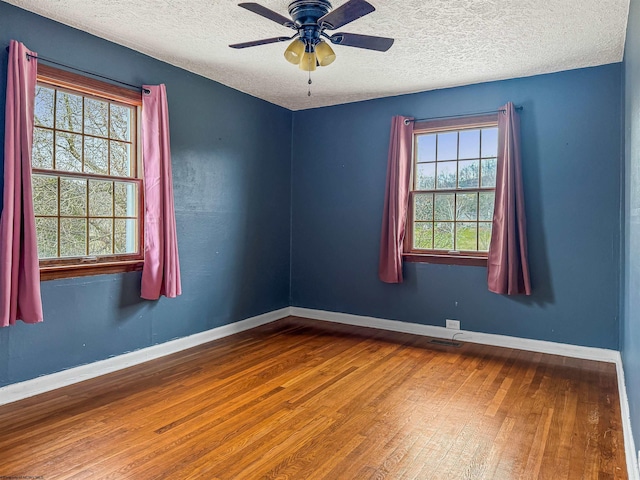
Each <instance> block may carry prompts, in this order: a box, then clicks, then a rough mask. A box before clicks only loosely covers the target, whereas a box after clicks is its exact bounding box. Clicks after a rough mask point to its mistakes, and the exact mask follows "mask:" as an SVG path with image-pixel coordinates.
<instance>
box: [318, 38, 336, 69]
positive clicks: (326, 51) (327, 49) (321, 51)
mask: <svg viewBox="0 0 640 480" xmlns="http://www.w3.org/2000/svg"><path fill="white" fill-rule="evenodd" d="M316 57H317V58H318V64H319V65H320V66H321V67H326V66H327V65H331V64H332V63H333V61H334V60H335V59H336V53H335V52H334V51H333V48H331V46H330V45H329V44H328V43H327V42H325V41H324V40H322V41H320V43H318V44H317V45H316Z"/></svg>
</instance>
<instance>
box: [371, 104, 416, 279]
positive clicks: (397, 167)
mask: <svg viewBox="0 0 640 480" xmlns="http://www.w3.org/2000/svg"><path fill="white" fill-rule="evenodd" d="M405 120H409V121H407V122H405ZM411 120H413V119H412V118H408V117H403V116H400V115H398V116H395V117H393V119H392V121H391V135H390V141H389V157H388V163H387V185H386V189H385V195H384V210H383V213H382V234H381V238H380V264H379V268H378V275H379V277H380V280H382V281H383V282H386V283H402V243H403V241H404V235H405V230H406V226H407V209H408V206H409V190H410V182H411V152H412V141H413V122H412V121H411Z"/></svg>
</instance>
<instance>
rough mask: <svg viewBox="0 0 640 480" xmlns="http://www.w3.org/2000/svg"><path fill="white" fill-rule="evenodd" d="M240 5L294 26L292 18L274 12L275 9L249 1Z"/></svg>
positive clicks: (270, 18) (290, 26) (277, 21)
mask: <svg viewBox="0 0 640 480" xmlns="http://www.w3.org/2000/svg"><path fill="white" fill-rule="evenodd" d="M238 6H239V7H242V8H245V9H247V10H249V11H250V12H253V13H257V14H258V15H260V16H262V17H264V18H268V19H269V20H272V21H274V22H276V23H279V24H280V25H284V26H285V27H289V28H294V25H293V22H292V21H291V19H290V18H287V17H285V16H283V15H280V14H279V13H276V12H274V11H273V10H269V9H268V8H267V7H263V6H262V5H259V4H257V3H253V2H247V3H239V4H238Z"/></svg>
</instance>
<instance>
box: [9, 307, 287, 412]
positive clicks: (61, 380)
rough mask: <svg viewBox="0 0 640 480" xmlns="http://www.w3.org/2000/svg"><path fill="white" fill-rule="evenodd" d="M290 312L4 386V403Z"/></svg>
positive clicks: (112, 370)
mask: <svg viewBox="0 0 640 480" xmlns="http://www.w3.org/2000/svg"><path fill="white" fill-rule="evenodd" d="M288 315H289V307H285V308H281V309H280V310H274V311H272V312H267V313H264V314H262V315H257V316H255V317H251V318H247V319H245V320H241V321H239V322H235V323H231V324H229V325H223V326H221V327H216V328H213V329H211V330H207V331H204V332H200V333H196V334H194V335H189V336H188V337H183V338H178V339H176V340H170V341H168V342H165V343H161V344H158V345H153V346H151V347H146V348H142V349H140V350H135V351H133V352H129V353H124V354H122V355H118V356H116V357H111V358H107V359H105V360H100V361H97V362H93V363H89V364H86V365H80V366H78V367H73V368H69V369H68V370H63V371H61V372H56V373H52V374H50V375H44V376H42V377H38V378H34V379H32V380H27V381H24V382H20V383H13V384H11V385H7V386H5V387H2V388H0V405H4V404H7V403H11V402H16V401H18V400H22V399H23V398H28V397H32V396H33V395H38V394H40V393H44V392H48V391H50V390H55V389H56V388H61V387H66V386H67V385H71V384H73V383H78V382H82V381H84V380H88V379H90V378H95V377H98V376H100V375H105V374H107V373H111V372H115V371H116V370H121V369H123V368H127V367H131V366H133V365H138V364H139V363H144V362H148V361H149V360H153V359H156V358H160V357H164V356H165V355H171V354H172V353H176V352H180V351H182V350H186V349H187V348H191V347H195V346H198V345H201V344H203V343H207V342H211V341H213V340H217V339H219V338H223V337H228V336H229V335H233V334H234V333H240V332H243V331H245V330H249V329H251V328H255V327H258V326H260V325H264V324H266V323H271V322H273V321H275V320H278V319H280V318H284V317H286V316H288Z"/></svg>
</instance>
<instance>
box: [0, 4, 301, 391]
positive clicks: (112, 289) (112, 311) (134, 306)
mask: <svg viewBox="0 0 640 480" xmlns="http://www.w3.org/2000/svg"><path fill="white" fill-rule="evenodd" d="M10 39H16V40H19V41H21V42H23V43H25V44H26V45H27V47H28V48H30V49H32V50H35V51H36V52H38V53H39V54H40V55H42V56H44V57H48V58H52V59H55V60H57V61H60V62H63V63H67V64H69V65H72V66H75V67H79V68H82V69H85V70H88V71H92V72H95V73H101V74H103V75H108V76H112V77H115V78H117V79H119V80H122V81H124V82H128V83H132V84H137V85H140V84H142V83H147V84H157V83H165V84H166V86H167V94H168V98H169V112H170V123H171V147H172V148H171V150H172V155H173V159H172V166H173V179H174V192H175V208H176V220H177V229H178V243H179V250H180V261H181V271H182V286H183V291H184V294H183V295H182V296H181V297H179V298H177V299H171V300H167V299H165V298H163V299H161V300H160V301H158V302H149V301H143V300H141V299H140V298H139V289H140V287H139V285H140V274H139V273H130V274H122V275H102V276H96V277H85V278H78V279H69V280H59V281H49V282H44V283H43V284H42V298H43V306H44V315H45V322H44V323H42V324H38V325H24V324H22V322H18V324H17V325H16V326H13V327H8V328H3V329H0V386H2V385H6V384H10V383H14V382H19V381H22V380H26V379H30V378H33V377H36V376H39V375H43V374H47V373H51V372H56V371H59V370H63V369H65V368H69V367H73V366H76V365H80V364H85V363H89V362H92V361H96V360H101V359H104V358H107V357H110V356H114V355H118V354H121V353H124V352H127V351H131V350H136V349H139V348H143V347H146V346H150V345H154V344H157V343H161V342H165V341H167V340H170V339H173V338H177V337H183V336H186V335H190V334H193V333H197V332H201V331H204V330H207V329H210V328H213V327H216V326H220V325H224V324H228V323H231V322H235V321H238V320H242V319H244V318H247V317H251V316H254V315H258V314H261V313H264V312H268V311H272V310H275V309H279V308H282V307H285V306H287V305H289V258H290V252H289V226H290V214H289V210H290V183H291V182H290V165H291V144H290V139H291V112H290V111H288V110H286V109H284V108H280V107H278V106H275V105H272V104H270V103H267V102H265V101H262V100H259V99H257V98H254V97H251V96H249V95H246V94H243V93H240V92H238V91H236V90H233V89H231V88H228V87H225V86H223V85H220V84H219V83H216V82H213V81H210V80H207V79H205V78H203V77H200V76H198V75H194V74H191V73H188V72H186V71H184V70H181V69H179V68H176V67H172V66H170V65H168V64H166V63H162V62H160V61H157V60H154V59H152V58H150V57H147V56H145V55H142V54H140V53H137V52H134V51H132V50H129V49H127V48H124V47H121V46H118V45H116V44H113V43H110V42H107V41H105V40H101V39H99V38H97V37H94V36H91V35H89V34H87V33H84V32H81V31H79V30H75V29H72V28H70V27H67V26H63V25H61V24H59V23H55V22H53V21H50V20H47V19H45V18H42V17H39V16H37V15H34V14H31V13H28V12H26V11H24V10H21V9H18V8H16V7H13V6H10V5H8V4H6V3H3V2H0V45H1V46H2V48H1V49H0V112H3V114H2V115H1V117H2V119H1V120H0V145H2V144H4V138H3V137H4V103H5V91H6V64H7V53H6V51H5V48H4V47H5V45H8V43H9V40H10ZM0 155H2V154H0ZM0 164H1V162H0Z"/></svg>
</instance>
